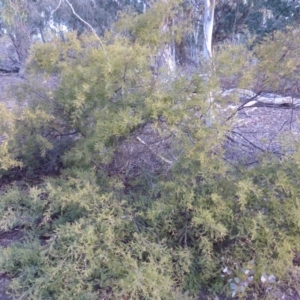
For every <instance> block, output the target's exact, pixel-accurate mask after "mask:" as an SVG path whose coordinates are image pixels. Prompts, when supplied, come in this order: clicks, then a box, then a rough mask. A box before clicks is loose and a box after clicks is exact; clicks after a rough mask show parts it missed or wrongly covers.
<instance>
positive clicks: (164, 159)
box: [136, 136, 173, 165]
mask: <svg viewBox="0 0 300 300" xmlns="http://www.w3.org/2000/svg"><path fill="white" fill-rule="evenodd" d="M136 139H137V140H138V141H139V142H140V143H141V144H143V145H144V146H146V147H147V148H148V149H149V150H150V151H151V153H152V154H154V155H155V156H157V157H159V158H160V159H161V160H162V161H164V162H166V163H167V164H169V165H172V164H173V162H172V161H171V160H168V159H166V158H164V157H163V156H161V155H160V154H157V153H155V152H154V151H153V150H152V149H151V148H150V147H149V146H148V145H147V144H146V142H144V141H143V140H142V139H141V138H140V137H138V136H137V137H136Z"/></svg>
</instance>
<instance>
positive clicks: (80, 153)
mask: <svg viewBox="0 0 300 300" xmlns="http://www.w3.org/2000/svg"><path fill="white" fill-rule="evenodd" d="M49 49H53V53H54V54H55V53H56V54H55V55H54V56H53V57H54V58H53V59H52V60H51V63H50V62H49V57H48V53H49V51H50V50H49ZM235 49H236V48H235ZM235 49H233V51H232V53H236V52H235ZM231 50H232V49H231ZM243 51H245V50H243ZM50 52H51V53H52V51H50ZM150 57H151V49H149V47H147V45H144V44H143V45H141V44H139V43H138V42H137V41H135V42H132V41H131V40H130V39H127V38H125V37H124V36H112V35H110V34H107V36H106V38H105V39H103V40H102V42H101V43H100V42H99V40H97V39H96V38H94V37H91V36H81V38H80V39H77V37H76V36H75V35H73V34H70V35H68V38H67V41H66V42H61V41H57V40H54V41H53V43H50V44H47V45H39V44H37V45H36V46H35V47H34V48H33V49H32V53H31V60H30V63H29V72H32V76H37V75H38V76H40V77H43V79H45V80H46V79H47V78H49V76H54V75H55V76H57V77H58V82H57V86H56V88H55V89H53V90H48V91H47V89H46V88H45V87H44V89H42V90H41V91H39V96H38V97H36V96H33V95H36V93H35V91H34V89H33V88H32V87H31V89H30V87H29V88H28V87H27V90H26V91H28V94H27V98H26V101H28V103H27V104H26V105H24V109H22V110H21V111H19V112H16V114H15V115H14V114H12V116H11V123H7V124H10V126H8V127H5V126H6V125H7V124H4V125H5V126H4V125H3V126H4V127H3V128H4V130H6V131H7V132H10V133H11V134H10V136H9V138H8V139H7V142H6V144H5V145H8V146H9V147H8V148H7V149H8V152H7V155H8V156H9V157H12V159H15V158H16V159H18V160H19V161H20V163H23V164H24V165H25V166H27V167H30V165H31V161H32V160H34V159H36V158H38V160H37V165H38V164H39V162H40V161H41V160H40V158H39V155H40V156H41V157H42V156H43V155H44V156H45V155H46V154H47V151H51V149H53V147H54V145H55V142H56V141H57V140H59V139H60V138H61V137H64V136H69V135H71V134H72V139H70V140H71V141H72V143H70V144H69V145H68V147H66V148H65V150H64V151H62V152H59V155H61V161H62V163H63V169H62V170H61V173H60V174H58V175H57V177H55V176H52V177H51V178H47V179H45V180H44V182H43V183H41V184H40V185H38V186H27V187H25V186H24V185H22V184H21V185H20V186H19V187H16V186H15V187H11V186H7V187H5V188H2V191H1V199H3V201H2V202H1V206H0V214H1V216H2V222H1V230H4V231H8V230H11V229H14V228H16V227H17V228H19V229H22V230H23V231H24V238H23V240H22V241H21V242H22V243H21V245H20V244H15V245H11V246H9V247H6V248H3V247H2V248H1V254H2V255H1V258H0V266H1V269H3V270H4V271H5V272H6V273H7V274H8V275H9V276H12V277H14V280H13V282H12V284H11V286H10V288H11V290H12V292H13V293H14V294H15V295H18V296H20V297H24V298H29V299H36V298H49V299H71V298H82V299H99V298H103V299H105V298H109V299H111V298H112V299H119V298H121V297H123V298H129V299H150V298H151V299H183V297H186V298H189V297H190V298H195V297H196V295H197V293H198V292H199V290H201V289H206V290H208V291H209V292H210V293H211V294H213V293H221V292H224V291H225V292H226V291H227V292H228V293H230V294H231V295H241V296H243V293H244V292H252V293H253V294H254V295H256V296H257V297H258V295H259V293H260V291H261V290H260V288H261V289H263V288H265V290H267V291H269V294H270V297H271V298H272V295H274V294H272V292H276V289H277V288H281V284H282V282H285V281H286V280H289V272H296V274H297V272H298V269H297V267H295V266H294V265H293V258H294V255H295V254H297V253H298V252H299V241H300V239H299V228H298V227H299V226H298V215H299V203H298V202H299V200H298V198H299V197H298V195H299V185H298V184H297V183H298V177H299V150H295V153H294V155H293V156H290V157H287V158H286V159H284V160H281V161H279V160H276V159H275V158H274V159H270V158H269V157H265V158H264V157H263V158H262V159H261V161H262V163H261V165H259V166H257V167H253V168H252V169H243V168H242V167H239V168H237V169H236V168H233V167H232V166H231V165H230V164H227V163H226V162H225V161H224V160H223V152H224V149H223V147H222V144H223V142H224V140H225V139H226V136H225V134H226V132H227V131H228V130H229V128H230V127H229V126H228V125H227V124H226V123H223V122H222V119H221V117H222V114H219V115H218V112H217V110H216V112H215V116H217V118H216V120H215V121H214V122H212V124H211V125H210V126H207V125H205V119H206V117H205V115H206V114H207V113H209V110H210V109H215V108H216V107H214V106H212V107H211V106H210V105H209V103H207V100H206V99H208V97H211V95H212V93H214V92H215V94H216V97H217V95H218V94H219V90H220V87H219V81H218V77H217V72H216V74H215V75H214V76H211V77H210V78H203V76H200V75H199V74H194V75H192V76H190V77H186V78H185V77H182V76H178V77H176V78H175V79H173V80H169V81H166V80H165V78H164V77H163V76H158V77H157V78H155V80H154V78H153V74H152V73H151V70H150V67H149V65H150V63H151V58H150ZM224 57H225V58H226V55H224V56H223V58H224ZM241 62H242V61H241V60H239V61H238V63H241ZM222 64H223V67H224V69H226V59H223V60H222ZM228 64H229V65H230V64H232V61H228ZM266 66H267V65H266ZM216 70H218V69H217V67H216ZM236 72H237V71H236V69H235V68H233V73H234V74H236ZM251 76H252V75H251ZM251 76H250V77H249V78H252V77H251ZM244 78H247V74H245V76H244ZM241 84H242V85H244V84H245V82H244V81H241ZM41 95H42V97H41ZM24 99H25V98H24ZM20 120H21V121H22V122H20ZM2 122H3V121H2ZM146 126H153V127H154V128H156V131H157V132H159V133H160V134H161V136H162V137H163V138H164V137H166V136H171V137H172V139H171V140H172V142H171V143H170V145H169V148H170V149H168V150H166V149H164V151H162V153H157V154H159V155H161V156H165V155H168V159H169V160H172V162H171V163H168V164H166V160H162V162H161V165H160V167H161V169H160V172H158V173H153V178H152V179H151V182H150V183H146V182H145V180H144V178H143V176H142V175H139V173H134V174H131V176H134V180H135V183H134V184H133V183H131V186H129V187H128V186H126V176H127V175H128V174H129V176H130V169H127V170H125V173H126V171H128V174H126V176H121V175H122V174H112V173H110V172H109V171H110V170H109V167H108V166H109V165H110V164H111V163H113V162H114V152H115V151H116V149H118V146H120V145H122V143H123V142H124V140H126V139H127V138H128V139H129V138H130V137H134V136H135V135H136V134H139V133H140V132H141V131H142V129H143V128H145V127H146ZM9 130H11V131H9ZM49 132H50V133H49ZM53 132H59V136H56V133H53ZM7 137H8V135H7ZM33 153H35V155H33ZM13 166H14V165H13V163H12V164H11V165H10V166H8V167H13ZM8 167H7V168H8ZM19 184H20V183H19ZM12 262H13V263H12ZM224 270H226V272H225V271H224ZM228 270H230V272H229V271H228ZM246 270H247V271H249V272H247V273H245V271H246ZM248 274H249V276H248ZM264 274H267V276H268V278H267V284H261V283H262V281H261V278H262V277H263V278H265V275H264ZM70 275H71V276H70ZM270 276H273V277H270ZM250 277H252V278H250ZM274 278H275V279H274ZM271 279H272V280H271ZM228 280H231V281H228ZM294 288H297V282H296V283H295V285H294ZM183 292H185V293H186V294H183Z"/></svg>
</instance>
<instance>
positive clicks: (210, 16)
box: [203, 0, 216, 60]
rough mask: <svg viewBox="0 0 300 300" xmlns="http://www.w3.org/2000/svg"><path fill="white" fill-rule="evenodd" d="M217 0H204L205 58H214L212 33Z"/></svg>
mask: <svg viewBox="0 0 300 300" xmlns="http://www.w3.org/2000/svg"><path fill="white" fill-rule="evenodd" d="M215 6H216V1H215V0H204V16H203V31H204V43H203V54H204V57H205V59H207V60H208V59H210V58H212V34H213V27H214V12H215Z"/></svg>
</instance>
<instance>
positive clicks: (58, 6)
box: [51, 0, 61, 15]
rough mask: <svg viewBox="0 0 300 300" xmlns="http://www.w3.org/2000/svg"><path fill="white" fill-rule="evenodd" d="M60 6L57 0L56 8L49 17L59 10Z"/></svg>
mask: <svg viewBox="0 0 300 300" xmlns="http://www.w3.org/2000/svg"><path fill="white" fill-rule="evenodd" d="M60 5H61V0H59V3H58V5H57V7H56V8H55V9H54V10H53V11H52V12H51V15H52V14H54V13H55V12H56V11H57V10H58V9H59V8H60Z"/></svg>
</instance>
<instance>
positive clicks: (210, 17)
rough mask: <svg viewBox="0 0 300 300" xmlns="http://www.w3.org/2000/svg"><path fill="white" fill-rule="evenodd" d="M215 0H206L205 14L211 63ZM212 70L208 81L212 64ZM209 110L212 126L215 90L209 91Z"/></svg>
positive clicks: (206, 50) (207, 55)
mask: <svg viewBox="0 0 300 300" xmlns="http://www.w3.org/2000/svg"><path fill="white" fill-rule="evenodd" d="M215 6H216V1H215V0H204V15H203V34H204V39H203V55H204V59H205V60H206V62H208V63H210V60H211V59H212V34H213V28H214V13H215ZM210 67H211V68H210V70H209V71H208V74H207V78H208V81H209V80H210V78H211V73H212V72H213V66H212V65H211V66H210ZM207 103H208V111H207V114H206V120H205V122H206V124H207V125H208V126H211V125H212V124H213V123H214V120H215V116H214V113H213V106H214V95H213V91H209V94H208V98H207Z"/></svg>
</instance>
